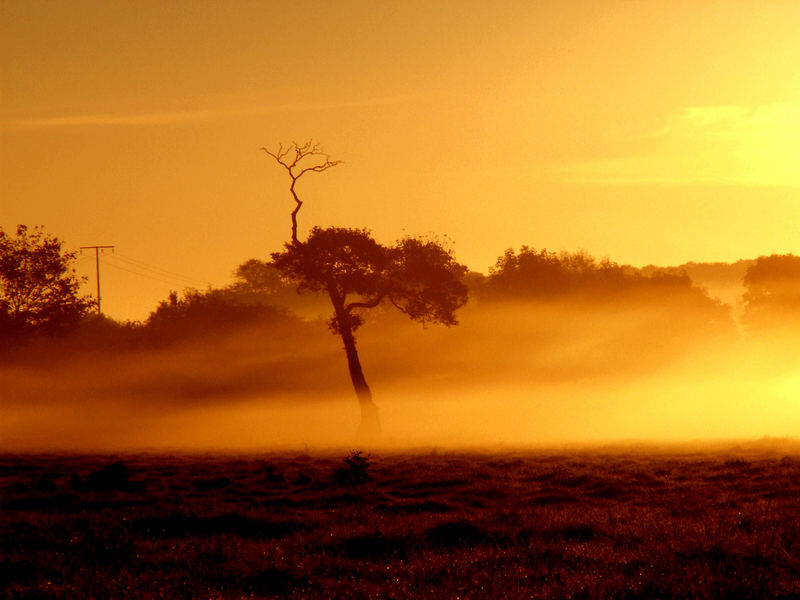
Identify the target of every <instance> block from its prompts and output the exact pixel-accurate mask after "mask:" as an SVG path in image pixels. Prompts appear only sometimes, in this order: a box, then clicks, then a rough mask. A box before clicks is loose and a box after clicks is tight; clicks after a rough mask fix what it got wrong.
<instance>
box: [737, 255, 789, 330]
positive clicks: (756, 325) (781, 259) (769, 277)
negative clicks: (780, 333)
mask: <svg viewBox="0 0 800 600" xmlns="http://www.w3.org/2000/svg"><path fill="white" fill-rule="evenodd" d="M743 283H744V286H745V289H746V291H745V294H744V301H745V313H744V321H745V323H746V324H747V325H748V327H750V328H752V329H777V328H780V327H787V326H792V327H793V328H796V327H797V326H798V325H800V256H795V255H794V254H782V255H779V254H773V255H771V256H761V257H759V258H758V259H757V260H756V262H755V264H753V265H752V266H751V267H750V268H748V269H747V272H746V273H745V276H744V280H743Z"/></svg>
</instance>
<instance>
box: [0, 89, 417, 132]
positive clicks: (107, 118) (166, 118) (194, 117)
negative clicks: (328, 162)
mask: <svg viewBox="0 0 800 600" xmlns="http://www.w3.org/2000/svg"><path fill="white" fill-rule="evenodd" d="M417 98H418V96H417V95H413V94H404V95H396V96H384V97H377V98H364V99H359V100H350V101H341V102H307V103H287V104H271V105H262V106H248V107H226V108H207V109H194V110H179V111H165V112H147V113H100V114H84V115H63V116H48V117H38V118H29V119H6V120H2V121H0V129H2V130H4V131H19V130H38V129H50V128H65V127H132V126H143V125H171V124H180V123H191V122H197V121H212V120H216V119H226V118H234V117H242V116H253V115H265V114H276V113H285V112H303V111H323V110H337V109H347V108H358V107H365V106H380V105H391V104H401V103H404V102H409V101H412V100H415V99H417Z"/></svg>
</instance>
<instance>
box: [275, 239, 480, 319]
mask: <svg viewBox="0 0 800 600" xmlns="http://www.w3.org/2000/svg"><path fill="white" fill-rule="evenodd" d="M272 260H273V264H274V265H275V267H276V268H277V269H278V270H279V271H280V272H281V274H282V275H283V276H284V277H286V278H288V279H290V280H292V281H293V282H295V283H296V285H297V287H298V289H300V290H308V291H315V292H326V293H328V294H330V295H331V297H332V298H337V299H340V301H341V302H340V303H341V311H339V312H337V313H336V314H335V315H334V317H333V318H332V320H331V323H330V324H331V328H332V329H333V330H334V331H336V332H339V330H340V327H341V325H342V324H343V323H341V322H340V321H343V320H346V323H347V324H348V326H349V327H350V328H351V329H352V330H353V331H355V329H357V328H358V327H359V326H360V325H361V324H362V322H363V320H362V318H361V317H360V315H359V314H358V311H359V310H361V309H368V308H373V307H375V306H378V304H380V303H381V302H383V301H386V302H389V303H391V304H392V305H393V306H395V307H396V308H397V309H398V310H400V311H401V312H403V313H405V314H406V315H408V316H409V317H410V318H411V319H413V320H415V321H419V322H421V323H441V324H444V325H455V324H456V323H457V322H458V321H457V320H456V317H455V311H456V309H458V308H459V307H460V306H462V305H463V304H464V303H465V302H466V301H467V288H466V286H465V285H464V283H463V282H462V277H463V275H464V274H465V273H466V267H464V266H462V265H460V264H459V263H458V262H457V261H456V260H455V258H454V257H453V255H452V253H451V252H450V251H449V250H448V249H447V248H445V247H444V246H443V245H442V244H441V243H439V242H438V241H436V240H424V239H419V238H411V237H408V238H405V239H403V240H400V241H399V242H398V243H396V244H395V245H392V246H384V245H382V244H380V243H378V242H377V241H376V240H375V239H374V238H373V237H372V235H371V234H370V232H369V231H368V230H366V229H348V228H343V227H329V228H325V229H323V228H320V227H314V228H313V229H312V230H311V232H310V234H309V236H308V239H307V240H306V241H305V242H303V243H301V244H294V243H287V244H286V245H285V248H284V251H283V252H276V253H273V254H272ZM353 296H355V298H354V299H352V300H350V301H348V298H350V297H353ZM336 304H337V303H336V302H334V305H336Z"/></svg>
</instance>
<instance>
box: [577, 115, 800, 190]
mask: <svg viewBox="0 0 800 600" xmlns="http://www.w3.org/2000/svg"><path fill="white" fill-rule="evenodd" d="M643 135H644V134H643ZM646 135H648V136H651V138H652V139H655V140H656V144H655V149H654V151H653V152H652V153H650V154H649V155H647V156H626V157H619V158H611V159H603V160H593V161H586V162H583V163H580V164H573V165H569V166H567V167H565V168H564V169H563V171H562V174H563V176H564V177H566V178H568V179H572V180H580V181H585V182H596V183H621V184H649V183H654V184H686V183H709V184H722V185H769V186H774V185H779V186H796V187H800V153H798V152H797V143H798V142H797V141H798V140H800V104H793V103H781V104H765V105H759V106H754V107H749V106H740V105H721V106H695V107H686V108H684V109H683V110H681V111H680V112H678V113H676V114H674V115H672V116H671V117H670V118H669V119H668V120H667V122H666V123H665V124H664V126H663V127H662V128H661V129H660V130H658V131H655V132H647V133H646Z"/></svg>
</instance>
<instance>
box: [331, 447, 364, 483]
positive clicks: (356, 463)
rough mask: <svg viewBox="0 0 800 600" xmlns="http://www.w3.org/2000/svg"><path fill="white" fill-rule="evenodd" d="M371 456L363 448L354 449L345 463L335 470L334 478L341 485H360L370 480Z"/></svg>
mask: <svg viewBox="0 0 800 600" xmlns="http://www.w3.org/2000/svg"><path fill="white" fill-rule="evenodd" d="M370 464H371V463H370V460H369V456H364V455H363V452H362V451H361V450H354V451H353V452H351V453H350V454H349V455H348V456H347V457H346V458H345V459H344V465H343V466H341V467H337V468H336V469H335V470H334V471H333V480H334V481H335V482H336V483H338V484H339V485H360V484H362V483H366V482H367V481H369V480H370V475H369V473H368V470H369V467H370Z"/></svg>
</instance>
